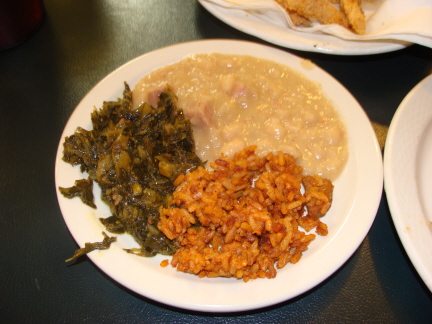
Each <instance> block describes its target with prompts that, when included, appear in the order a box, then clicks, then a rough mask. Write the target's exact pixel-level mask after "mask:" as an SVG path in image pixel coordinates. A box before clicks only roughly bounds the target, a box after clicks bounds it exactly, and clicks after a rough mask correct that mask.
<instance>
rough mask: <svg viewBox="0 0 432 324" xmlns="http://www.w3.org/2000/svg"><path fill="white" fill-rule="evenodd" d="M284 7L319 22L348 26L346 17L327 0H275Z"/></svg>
mask: <svg viewBox="0 0 432 324" xmlns="http://www.w3.org/2000/svg"><path fill="white" fill-rule="evenodd" d="M276 1H277V2H279V4H281V5H282V6H283V7H284V8H285V9H287V10H290V11H294V12H296V13H297V14H299V15H300V16H303V17H306V18H307V19H309V20H311V21H317V22H319V23H321V24H324V25H327V24H337V25H341V26H343V27H348V19H347V17H346V16H345V15H344V14H343V13H342V12H341V11H340V10H339V9H338V8H336V7H335V6H334V5H332V4H331V3H330V2H329V0H276Z"/></svg>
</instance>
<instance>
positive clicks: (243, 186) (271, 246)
mask: <svg viewBox="0 0 432 324" xmlns="http://www.w3.org/2000/svg"><path fill="white" fill-rule="evenodd" d="M302 66H307V69H308V70H310V69H313V68H314V65H313V64H312V63H311V62H308V64H302ZM305 69H306V67H305ZM178 107H181V109H180V108H178ZM91 122H92V126H93V129H92V130H85V129H83V128H81V127H78V128H77V129H76V131H75V133H74V134H73V135H71V136H69V137H66V138H65V141H64V144H63V146H64V151H63V160H64V161H65V162H68V163H70V164H72V165H73V166H78V165H79V166H80V170H81V172H86V173H88V179H87V180H86V179H82V180H77V181H76V182H75V185H74V186H73V187H70V188H59V189H60V191H61V192H62V193H63V194H64V195H65V197H68V198H72V197H75V196H79V197H80V198H81V199H82V200H83V202H85V203H87V204H88V205H89V206H91V207H94V206H93V205H94V202H93V196H92V184H93V182H96V183H97V184H98V185H99V187H100V188H101V192H102V196H101V197H102V200H103V201H104V202H106V203H107V204H108V206H109V207H110V210H111V213H112V216H110V217H106V218H101V219H100V221H101V223H102V224H103V225H104V226H105V228H106V230H107V231H109V232H111V233H118V234H122V233H125V232H127V233H129V234H130V235H132V237H133V238H134V239H135V240H136V241H137V242H138V244H139V245H140V248H138V249H134V248H132V249H126V251H127V252H129V253H132V254H135V255H139V256H154V255H156V254H158V253H160V254H164V255H173V258H172V260H171V265H173V266H174V267H176V268H177V270H180V271H184V272H188V273H193V274H197V275H198V276H200V277H203V276H206V277H235V278H239V279H240V278H241V279H243V280H244V281H248V280H250V279H255V278H274V277H275V276H276V269H280V268H282V267H284V266H285V265H286V264H288V263H296V262H298V261H299V260H300V258H301V257H302V254H303V252H304V251H305V250H307V249H308V246H309V244H310V243H311V242H312V241H313V240H314V239H315V237H316V235H323V236H324V235H327V233H328V229H327V225H326V224H324V223H323V222H322V221H321V218H322V217H323V216H324V215H326V214H327V212H328V210H329V209H330V207H331V205H332V200H333V183H332V181H333V180H335V179H336V178H337V177H338V176H339V175H340V173H341V172H342V170H343V168H344V166H345V164H346V161H347V157H348V145H347V134H346V131H345V128H344V126H343V123H342V121H341V120H340V119H339V116H338V114H337V112H336V110H335V108H334V107H333V106H332V104H331V102H330V101H328V100H327V99H326V98H325V96H324V95H323V94H322V93H321V91H320V85H319V84H315V83H313V82H311V81H309V80H307V79H306V78H305V77H304V76H303V75H301V74H298V73H297V72H295V71H293V70H291V69H290V68H288V67H287V66H285V65H282V64H278V63H275V62H272V61H269V60H265V59H260V58H254V57H251V56H248V55H227V54H218V53H212V54H197V55H192V56H189V57H187V58H185V59H183V60H181V61H179V62H177V63H174V64H171V65H168V66H165V67H163V68H160V69H157V70H155V71H153V72H151V73H150V74H148V75H147V76H145V77H143V78H142V79H141V80H140V82H138V83H137V84H136V85H135V87H134V89H133V91H131V90H130V88H129V86H128V85H127V84H126V83H125V89H124V92H123V98H121V99H118V100H117V101H110V102H104V103H103V107H102V108H101V109H99V110H97V109H95V110H94V111H93V113H92V114H91ZM203 161H204V162H203ZM208 161H212V162H208ZM92 204H93V205H92ZM104 236H105V238H104V241H103V242H96V243H86V246H85V247H84V248H82V249H79V250H78V251H77V252H76V253H75V255H74V256H73V257H72V258H71V259H68V260H72V259H74V258H76V257H79V256H80V255H83V254H86V253H88V252H90V251H93V250H94V249H99V248H100V249H101V248H107V247H109V244H110V243H111V242H112V240H115V237H113V238H110V237H108V236H107V235H106V234H105V233H104ZM167 265H168V261H166V260H164V261H163V262H162V263H161V266H167Z"/></svg>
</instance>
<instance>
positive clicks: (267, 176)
mask: <svg viewBox="0 0 432 324" xmlns="http://www.w3.org/2000/svg"><path fill="white" fill-rule="evenodd" d="M255 149H256V147H255V146H251V147H248V148H246V149H245V150H242V151H240V152H238V153H237V154H235V156H234V158H232V159H230V158H228V157H227V156H225V155H223V154H222V155H221V157H220V158H219V159H217V160H216V161H214V162H212V163H210V166H211V167H212V168H213V169H214V171H208V170H206V169H204V168H201V167H200V168H198V169H197V170H196V171H194V172H190V173H188V174H186V175H185V176H181V177H179V178H178V179H176V181H175V183H176V185H177V189H176V191H175V192H174V199H173V200H172V202H171V206H172V207H171V208H167V209H162V210H161V220H160V222H159V225H158V226H159V229H160V230H161V231H162V232H163V233H164V234H165V235H166V236H167V237H168V238H170V239H172V240H177V241H178V242H179V243H180V245H181V247H180V248H179V249H178V250H177V251H176V253H175V254H174V256H173V258H172V260H171V265H172V266H173V267H177V270H179V271H183V272H187V273H192V274H196V275H198V276H199V277H235V278H238V279H240V278H242V279H243V280H244V281H245V282H246V281H248V280H250V279H256V278H274V277H275V276H276V269H280V268H283V267H284V266H285V265H286V264H287V263H297V262H298V261H299V260H300V258H301V256H302V254H303V252H304V251H306V250H307V249H308V245H309V244H310V243H311V242H312V241H313V240H314V239H315V234H306V233H305V232H303V231H302V230H301V228H300V227H302V228H303V229H305V230H306V231H311V230H312V229H314V228H315V229H316V233H317V234H319V235H327V232H328V231H327V225H325V224H324V223H322V222H321V220H320V218H321V217H322V216H324V215H325V214H326V212H327V211H328V209H329V208H330V206H331V202H332V192H333V185H332V183H331V182H330V181H329V180H326V179H322V178H321V177H320V176H318V175H316V176H303V174H302V172H303V169H302V167H300V166H298V165H297V164H296V163H295V159H294V157H292V156H291V155H289V154H286V153H282V152H278V153H277V154H268V155H267V156H265V157H259V156H257V155H256V154H255ZM302 183H303V185H304V188H305V192H304V194H302V193H301V187H302ZM305 211H306V212H305ZM164 265H166V262H165V263H164Z"/></svg>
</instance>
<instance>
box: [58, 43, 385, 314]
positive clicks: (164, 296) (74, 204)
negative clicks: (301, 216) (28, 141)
mask: <svg viewBox="0 0 432 324" xmlns="http://www.w3.org/2000/svg"><path fill="white" fill-rule="evenodd" d="M211 52H219V53H226V54H249V53H253V54H254V56H256V57H261V58H265V59H270V60H273V61H276V62H279V63H282V64H285V65H288V66H289V67H291V68H292V69H294V70H296V71H298V72H299V73H302V74H303V75H304V76H305V77H307V78H309V79H311V80H313V81H316V82H318V83H320V84H321V85H322V90H323V92H324V94H325V95H326V96H327V98H329V99H330V100H332V101H333V103H334V106H335V107H336V108H337V109H338V111H339V113H340V116H341V119H342V120H343V122H344V123H345V125H346V127H347V133H348V138H349V149H350V156H349V159H348V162H347V166H346V168H345V170H344V171H343V173H342V175H341V176H340V177H339V178H338V179H337V181H335V183H334V184H335V192H334V203H333V207H332V209H331V211H330V212H329V214H328V215H326V216H325V220H324V221H325V223H327V224H328V226H329V235H328V236H326V237H318V238H317V239H316V240H315V241H314V242H313V244H311V246H310V249H309V250H308V251H307V252H305V253H304V255H303V258H302V259H301V261H300V262H299V263H297V264H295V265H292V264H289V265H287V266H286V267H285V268H283V269H282V270H280V271H278V275H277V277H276V278H275V279H271V280H270V279H258V280H252V281H250V282H248V283H244V282H243V281H241V280H236V279H232V278H231V279H225V278H217V279H208V278H203V279H199V278H198V277H196V276H193V275H190V274H185V273H181V272H177V271H176V270H175V269H173V268H172V267H171V266H169V267H166V268H161V267H160V265H159V263H160V262H161V261H162V260H163V259H165V258H166V257H164V256H156V257H154V258H141V257H137V256H134V255H131V254H127V253H125V252H124V251H123V250H122V248H131V247H137V244H136V243H134V241H133V239H132V238H131V237H130V236H129V235H119V236H118V240H117V242H116V243H114V244H112V246H111V249H110V250H107V251H95V252H92V253H90V254H89V257H90V259H91V260H92V261H93V262H94V263H95V264H96V265H97V266H98V267H100V268H101V269H102V270H103V271H104V272H105V273H107V274H108V275H109V276H111V277H112V278H113V279H115V280H116V281H118V282H119V283H121V284H122V285H124V286H126V287H127V288H129V289H131V290H133V291H135V292H136V293H138V294H141V295H143V296H146V297H148V298H151V299H154V300H156V301H159V302H161V303H166V304H168V305H173V306H176V307H180V308H185V309H190V310H198V311H210V312H232V311H242V310H249V309H256V308H260V307H264V306H268V305H272V304H276V303H279V302H282V301H285V300H288V299H290V298H293V297H296V296H298V295H300V294H302V293H304V292H306V291H308V290H309V289H311V288H313V287H314V286H316V285H318V284H319V283H321V282H322V281H323V280H325V279H326V278H328V277H329V276H330V275H331V274H332V273H334V272H335V271H336V270H337V269H338V268H339V267H340V266H341V265H342V264H343V263H344V262H345V261H347V259H348V258H349V257H350V256H351V255H352V254H353V253H354V252H355V250H356V249H357V248H358V246H359V245H360V243H361V242H362V241H363V239H364V237H365V236H366V234H367V232H368V230H369V229H370V226H371V224H372V222H373V220H374V218H375V215H376V211H377V208H378V205H379V202H380V198H381V195H382V186H383V173H382V172H383V171H382V157H381V151H380V148H379V145H378V141H377V139H376V136H375V133H374V131H373V129H372V126H371V124H370V122H369V120H368V118H367V117H366V115H365V113H364V111H363V109H362V108H361V107H360V106H359V104H358V103H357V101H356V100H355V99H354V98H353V97H352V95H351V94H350V93H349V92H348V91H347V90H346V89H345V88H344V87H342V86H341V85H340V84H339V83H338V82H337V81H336V80H335V79H333V78H332V77H331V76H330V75H328V74H327V73H326V72H324V71H323V70H321V69H320V68H318V67H314V68H310V65H309V64H304V62H303V60H302V59H301V58H298V57H296V56H293V55H291V54H289V53H286V52H284V51H281V50H278V49H275V48H272V47H267V46H263V45H259V44H255V43H249V42H241V41H226V40H207V41H197V42H191V43H184V44H178V45H173V46H170V47H167V48H162V49H159V50H156V51H154V52H151V53H148V54H145V55H143V56H140V57H138V58H136V59H134V60H132V61H130V62H129V63H126V64H125V65H123V66H121V67H120V68H118V69H117V70H115V71H114V72H112V73H111V74H109V75H108V76H107V77H106V78H104V79H103V80H102V81H100V82H99V83H98V84H97V85H96V86H95V87H94V88H93V89H92V90H91V91H90V92H89V93H88V94H87V95H86V96H85V97H84V98H83V100H82V101H81V102H80V104H79V105H78V106H77V107H76V109H75V111H74V112H73V114H72V116H71V117H70V120H69V121H68V123H67V125H66V127H65V129H64V132H63V135H62V138H61V140H60V143H59V147H58V151H57V160H56V166H55V168H56V169H55V177H56V186H57V187H59V186H61V187H69V186H71V185H72V184H73V183H74V180H76V179H80V178H86V177H87V175H85V174H84V175H82V174H80V172H79V168H78V167H75V168H74V167H72V166H71V165H69V164H67V163H65V162H63V161H62V160H61V158H62V151H63V146H62V144H63V140H64V137H65V136H69V135H71V134H73V132H74V131H75V129H76V127H78V126H81V127H83V128H86V129H89V128H90V127H91V123H90V113H91V111H92V110H93V107H94V106H96V107H101V105H102V102H103V101H104V100H114V99H116V98H118V97H121V95H122V91H123V81H126V82H128V83H129V85H130V86H131V87H132V86H134V85H135V84H136V83H137V82H138V81H139V80H140V79H141V78H142V77H143V76H144V75H146V74H148V73H149V72H150V71H152V70H153V69H155V68H158V67H161V66H164V65H167V64H171V63H174V62H176V61H179V60H181V59H183V58H184V57H186V56H188V55H190V54H194V53H211ZM57 192H58V190H57ZM99 193H100V191H99V190H97V192H96V193H95V195H96V197H98V196H99ZM58 200H59V204H60V207H61V211H62V213H63V216H64V219H65V222H66V224H67V226H68V228H69V229H70V232H71V233H72V235H73V237H74V238H75V240H76V241H77V243H78V244H79V246H83V245H84V243H85V242H94V241H100V240H101V239H102V234H101V232H102V231H103V230H104V228H103V227H102V225H101V224H100V223H99V221H98V217H107V216H110V213H109V211H108V208H107V207H106V206H104V204H103V203H101V201H100V200H99V199H97V201H96V204H97V206H98V209H97V210H96V211H95V210H92V209H91V208H89V207H87V206H85V205H84V204H82V203H81V202H80V200H79V199H66V198H64V197H63V196H62V195H61V194H59V193H58ZM72 252H73V251H65V254H68V255H65V258H66V257H69V253H72Z"/></svg>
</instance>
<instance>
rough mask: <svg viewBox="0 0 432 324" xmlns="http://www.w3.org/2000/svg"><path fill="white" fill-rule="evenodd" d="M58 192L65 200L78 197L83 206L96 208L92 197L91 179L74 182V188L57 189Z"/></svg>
mask: <svg viewBox="0 0 432 324" xmlns="http://www.w3.org/2000/svg"><path fill="white" fill-rule="evenodd" d="M59 190H60V193H61V194H62V195H63V196H65V197H66V198H73V197H80V198H81V201H82V202H83V203H84V204H86V205H88V206H90V207H92V208H96V205H95V203H94V196H93V181H92V180H91V179H81V180H76V181H75V185H74V186H72V187H69V188H62V187H59Z"/></svg>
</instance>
